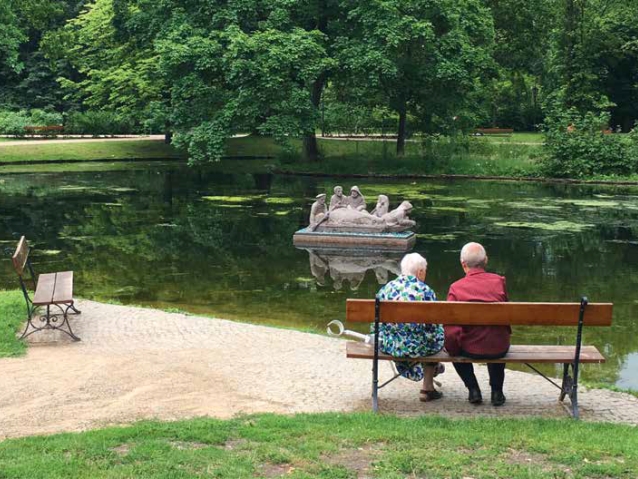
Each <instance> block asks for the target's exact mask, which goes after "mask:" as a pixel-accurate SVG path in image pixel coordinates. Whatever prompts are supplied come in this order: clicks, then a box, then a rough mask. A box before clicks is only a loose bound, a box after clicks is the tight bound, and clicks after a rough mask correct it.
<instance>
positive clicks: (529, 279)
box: [0, 162, 638, 389]
mask: <svg viewBox="0 0 638 479" xmlns="http://www.w3.org/2000/svg"><path fill="white" fill-rule="evenodd" d="M240 167H241V163H238V166H237V168H240ZM63 168H64V165H62V166H60V167H52V166H49V167H47V168H39V169H38V170H37V172H19V171H14V172H11V173H2V172H0V199H1V201H0V247H2V250H5V251H6V252H9V251H11V250H13V249H14V248H15V244H16V241H17V239H18V238H19V237H20V235H21V234H25V235H26V236H27V237H28V238H29V239H30V240H31V244H32V246H33V247H34V250H33V262H34V266H35V268H36V271H37V272H48V271H53V270H65V269H73V270H74V271H75V275H76V276H75V293H76V295H77V296H80V297H84V298H91V299H97V300H113V301H119V302H122V303H127V304H128V303H130V304H139V305H146V306H153V307H160V308H175V309H180V310H186V311H190V312H193V313H200V314H209V315H214V316H217V317H224V318H230V319H239V320H244V321H250V322H259V323H266V324H272V325H282V326H288V327H293V328H299V329H311V330H318V331H324V330H325V325H326V323H327V322H328V321H329V320H331V319H335V318H339V319H343V317H344V314H345V300H346V298H372V297H373V295H374V293H375V292H376V291H377V290H378V288H379V285H380V284H381V283H383V282H385V281H387V280H388V279H392V278H393V277H394V275H395V273H396V271H397V268H398V265H397V262H398V260H400V255H392V254H370V253H366V254H355V253H345V252H343V251H317V250H315V251H307V250H300V249H296V248H295V247H294V246H293V245H292V235H293V233H294V232H295V231H296V230H298V229H300V228H301V227H304V226H306V223H307V217H308V213H309V210H310V205H311V203H312V198H314V196H315V195H316V194H317V193H318V192H329V190H331V189H332V186H333V185H335V184H342V185H343V186H344V187H345V188H344V189H346V190H348V189H349V187H350V186H351V185H352V184H353V182H352V181H349V180H346V181H343V180H332V179H311V178H299V177H282V176H276V175H270V174H241V173H233V174H231V173H220V172H219V171H215V170H212V169H191V168H188V167H187V166H185V165H183V164H181V163H174V162H166V163H135V164H119V165H117V164H111V165H96V164H93V165H85V166H82V167H81V168H75V169H74V171H71V172H68V171H67V172H63ZM65 169H66V168H65ZM32 171H33V170H32ZM356 183H357V184H358V185H359V186H360V187H361V190H362V191H363V193H364V195H366V196H367V197H368V203H369V205H372V204H373V203H374V198H375V196H376V195H378V194H380V193H383V194H387V195H388V196H389V197H390V201H391V204H392V206H393V207H394V206H396V205H397V203H398V202H399V201H400V200H404V199H407V200H409V201H411V202H412V203H413V205H414V207H415V211H414V214H413V219H415V220H416V221H417V222H418V226H417V228H416V232H417V233H418V241H417V245H416V247H415V251H417V252H419V253H421V254H423V255H424V256H426V257H427V259H428V262H429V270H428V276H427V280H426V281H427V282H428V283H429V284H430V286H432V288H433V289H434V290H435V291H436V292H437V294H438V295H439V297H440V298H443V299H444V298H445V295H446V292H447V289H448V287H449V285H450V284H451V283H452V282H453V281H455V280H456V279H458V278H459V277H461V276H462V270H461V268H460V265H459V263H458V255H459V250H460V248H461V246H462V245H463V244H464V243H465V242H467V241H470V240H474V241H480V242H481V243H483V244H484V245H485V246H486V248H487V251H488V254H489V256H490V267H489V269H490V270H491V271H494V272H498V273H500V274H504V275H505V276H507V284H508V289H509V294H510V299H511V300H512V301H578V300H579V298H580V296H581V295H583V294H586V295H587V296H588V297H589V299H590V301H592V302H613V303H614V324H613V327H611V328H590V329H586V330H585V335H584V336H585V343H589V344H594V345H596V346H597V347H598V348H599V349H600V350H601V351H602V352H603V354H604V355H605V356H606V357H607V358H608V361H607V363H606V364H604V365H601V366H598V365H595V366H594V365H589V366H586V367H585V371H584V375H585V378H586V379H587V380H589V381H595V382H606V383H610V384H616V385H618V386H621V387H631V388H634V389H638V322H637V321H636V317H637V315H638V293H637V287H638V188H629V187H603V186H567V185H551V184H536V183H515V182H500V183H499V182H478V181H445V182H443V181H438V182H432V181H427V182H426V181H416V182H412V181H400V182H397V181H360V180H357V182H356ZM0 271H1V272H2V274H1V275H0V288H1V289H15V288H16V287H17V286H18V282H17V278H16V276H15V273H14V272H13V270H12V268H11V263H10V259H9V255H8V254H5V255H4V256H3V258H2V260H1V261H0ZM105 320H106V321H108V318H105ZM574 341H575V329H573V328H554V329H548V328H522V327H519V328H515V329H514V337H513V342H514V343H530V342H531V343H540V344H572V343H573V342H574ZM546 371H548V372H550V373H555V372H556V371H557V370H555V369H553V368H551V367H550V369H548V370H546Z"/></svg>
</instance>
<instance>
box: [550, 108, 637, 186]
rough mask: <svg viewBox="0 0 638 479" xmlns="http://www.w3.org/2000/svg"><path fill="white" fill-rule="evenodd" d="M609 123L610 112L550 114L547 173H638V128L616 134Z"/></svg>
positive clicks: (565, 175)
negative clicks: (627, 132) (609, 126)
mask: <svg viewBox="0 0 638 479" xmlns="http://www.w3.org/2000/svg"><path fill="white" fill-rule="evenodd" d="M608 124H609V115H608V114H606V113H603V114H595V113H591V112H588V113H586V114H585V115H580V114H578V113H577V112H575V111H574V110H570V111H567V112H562V113H559V114H554V115H552V116H550V117H548V118H547V120H546V122H545V127H546V131H545V148H546V153H547V155H546V157H545V158H544V160H543V170H544V173H545V174H546V175H548V176H552V177H569V178H582V177H590V176H599V175H618V176H622V175H628V174H632V173H638V131H637V130H636V129H634V130H633V131H632V132H631V133H629V134H620V133H618V134H612V133H610V131H609V130H607V125H608Z"/></svg>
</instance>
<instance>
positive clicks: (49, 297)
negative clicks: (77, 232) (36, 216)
mask: <svg viewBox="0 0 638 479" xmlns="http://www.w3.org/2000/svg"><path fill="white" fill-rule="evenodd" d="M29 253H30V249H29V245H28V243H27V240H26V238H25V237H24V236H23V237H22V238H20V241H19V242H18V247H17V248H16V250H15V253H14V254H13V257H12V258H11V259H12V261H13V267H14V269H15V270H16V272H17V273H18V277H19V279H20V288H21V289H22V293H23V294H24V299H25V301H26V303H27V326H26V328H25V329H24V332H23V333H22V336H20V339H24V338H26V337H28V336H30V335H31V334H33V333H35V332H37V331H42V330H43V329H57V330H60V331H62V332H63V333H65V334H67V335H68V336H70V337H71V338H72V339H73V340H75V341H79V340H80V338H78V337H77V336H76V335H75V334H73V330H72V329H71V325H70V324H69V319H68V315H69V314H80V311H78V310H77V309H76V308H75V305H74V301H73V271H63V272H60V273H48V274H41V275H39V276H36V274H35V272H34V270H33V266H32V265H31V261H30V259H29ZM28 285H30V286H32V288H31V289H32V290H34V294H33V298H31V297H30V295H29V288H28V287H27V286H28ZM40 308H44V309H45V311H44V312H40V313H39V314H38V312H39V310H40ZM52 309H53V311H52ZM69 311H72V313H69Z"/></svg>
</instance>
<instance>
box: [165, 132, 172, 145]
mask: <svg viewBox="0 0 638 479" xmlns="http://www.w3.org/2000/svg"><path fill="white" fill-rule="evenodd" d="M164 143H166V144H167V145H170V144H171V143H173V132H172V131H165V132H164Z"/></svg>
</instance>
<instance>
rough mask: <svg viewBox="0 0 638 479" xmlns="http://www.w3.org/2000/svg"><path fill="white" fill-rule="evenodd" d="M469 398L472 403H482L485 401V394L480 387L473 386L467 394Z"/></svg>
mask: <svg viewBox="0 0 638 479" xmlns="http://www.w3.org/2000/svg"><path fill="white" fill-rule="evenodd" d="M467 400H468V401H469V402H470V404H481V403H482V402H483V396H482V395H481V390H480V389H479V388H471V389H470V393H469V394H468V396H467Z"/></svg>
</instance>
